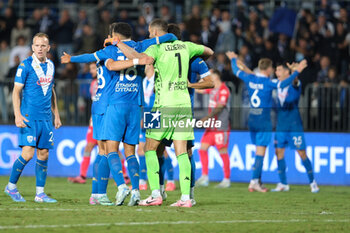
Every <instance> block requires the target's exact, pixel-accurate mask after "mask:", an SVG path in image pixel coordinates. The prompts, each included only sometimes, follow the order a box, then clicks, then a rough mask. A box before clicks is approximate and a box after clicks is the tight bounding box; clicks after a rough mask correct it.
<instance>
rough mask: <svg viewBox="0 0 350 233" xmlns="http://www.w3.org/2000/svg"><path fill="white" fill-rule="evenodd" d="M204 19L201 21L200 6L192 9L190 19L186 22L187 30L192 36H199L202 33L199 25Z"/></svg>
mask: <svg viewBox="0 0 350 233" xmlns="http://www.w3.org/2000/svg"><path fill="white" fill-rule="evenodd" d="M201 22H202V19H201V12H200V8H199V6H198V5H194V6H193V7H192V13H191V15H189V17H188V19H187V20H186V23H185V24H186V28H187V31H188V32H189V33H190V35H191V34H196V35H199V34H200V33H201V28H200V27H199V25H201Z"/></svg>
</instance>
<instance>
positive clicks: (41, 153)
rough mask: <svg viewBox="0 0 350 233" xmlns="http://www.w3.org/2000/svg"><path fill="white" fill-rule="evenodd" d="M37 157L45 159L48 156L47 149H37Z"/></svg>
mask: <svg viewBox="0 0 350 233" xmlns="http://www.w3.org/2000/svg"><path fill="white" fill-rule="evenodd" d="M37 157H38V159H39V160H47V159H48V158H49V150H40V151H39V150H37Z"/></svg>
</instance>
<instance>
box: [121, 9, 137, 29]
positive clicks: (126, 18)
mask: <svg viewBox="0 0 350 233" xmlns="http://www.w3.org/2000/svg"><path fill="white" fill-rule="evenodd" d="M117 21H118V22H122V23H127V24H129V25H130V26H131V28H132V29H133V31H134V23H133V22H132V20H131V19H130V18H129V13H128V11H127V10H122V11H121V12H120V14H119V18H118V19H117Z"/></svg>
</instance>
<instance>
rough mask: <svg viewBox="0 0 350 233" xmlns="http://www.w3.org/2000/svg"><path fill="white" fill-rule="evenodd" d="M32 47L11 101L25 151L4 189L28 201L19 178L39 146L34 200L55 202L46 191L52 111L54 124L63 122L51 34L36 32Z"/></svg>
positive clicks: (51, 141) (17, 197)
mask: <svg viewBox="0 0 350 233" xmlns="http://www.w3.org/2000/svg"><path fill="white" fill-rule="evenodd" d="M32 50H33V55H32V56H30V57H28V58H27V59H25V60H24V61H23V62H22V63H21V64H20V65H19V66H18V68H17V73H16V77H15V85H14V89H13V94H12V102H13V109H14V114H15V122H16V126H17V127H19V128H20V136H19V145H20V147H22V153H21V155H20V156H19V157H18V159H17V160H16V161H15V163H14V164H13V167H12V171H11V175H10V180H9V183H8V184H7V186H6V188H5V193H6V194H7V195H9V196H10V197H11V198H12V200H13V201H15V202H25V199H24V198H23V197H22V196H21V194H20V193H19V192H18V190H17V181H18V179H19V177H20V176H21V173H22V171H23V169H24V167H25V166H26V164H27V163H28V162H29V161H30V160H31V159H32V158H33V156H34V152H35V149H36V152H37V160H36V165H35V176H36V196H35V199H34V201H35V202H39V203H42V202H45V203H55V202H57V201H56V200H55V199H53V198H51V197H48V196H47V195H46V194H45V192H44V186H45V183H46V176H47V161H48V157H49V149H52V148H53V145H54V137H53V131H52V128H53V126H52V113H51V111H52V112H53V113H54V118H55V120H54V124H55V128H56V129H58V128H59V127H60V126H61V120H60V115H59V112H58V108H57V101H56V94H55V91H54V89H53V83H54V74H55V67H54V64H53V62H52V61H51V60H49V59H48V58H47V53H48V52H49V50H50V45H49V37H48V36H47V35H46V34H44V33H37V34H36V35H35V36H34V38H33V45H32ZM21 93H22V99H21Z"/></svg>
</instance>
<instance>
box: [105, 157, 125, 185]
mask: <svg viewBox="0 0 350 233" xmlns="http://www.w3.org/2000/svg"><path fill="white" fill-rule="evenodd" d="M107 158H108V164H109V169H111V173H112V176H113V179H114V181H115V182H116V183H117V186H119V185H122V184H125V181H124V177H123V171H122V162H121V161H120V158H119V155H118V153H117V152H111V153H109V154H108V156H107Z"/></svg>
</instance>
